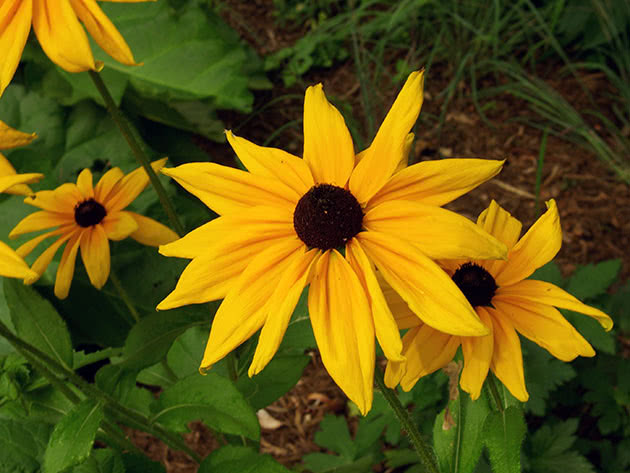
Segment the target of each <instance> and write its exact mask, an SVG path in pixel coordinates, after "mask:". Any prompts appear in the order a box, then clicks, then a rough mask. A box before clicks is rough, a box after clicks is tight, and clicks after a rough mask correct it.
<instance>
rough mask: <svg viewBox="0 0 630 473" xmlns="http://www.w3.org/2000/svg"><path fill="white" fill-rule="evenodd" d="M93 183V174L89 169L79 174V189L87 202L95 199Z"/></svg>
mask: <svg viewBox="0 0 630 473" xmlns="http://www.w3.org/2000/svg"><path fill="white" fill-rule="evenodd" d="M92 182H93V181H92V172H91V171H90V170H89V169H87V168H86V169H84V170H82V171H81V172H80V173H79V177H77V187H78V188H79V192H81V194H82V195H83V198H84V199H86V200H87V199H92V198H94V187H93V185H92Z"/></svg>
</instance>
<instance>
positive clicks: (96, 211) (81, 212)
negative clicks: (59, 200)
mask: <svg viewBox="0 0 630 473" xmlns="http://www.w3.org/2000/svg"><path fill="white" fill-rule="evenodd" d="M106 215H107V212H106V211H105V207H103V206H102V205H101V204H99V203H98V202H97V201H95V200H94V199H88V200H84V201H83V202H81V203H80V204H77V205H76V207H75V208H74V220H75V221H76V222H77V223H78V224H79V225H80V226H82V227H91V226H92V225H96V224H98V223H101V221H102V220H103V219H104V218H105V216H106Z"/></svg>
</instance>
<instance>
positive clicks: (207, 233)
mask: <svg viewBox="0 0 630 473" xmlns="http://www.w3.org/2000/svg"><path fill="white" fill-rule="evenodd" d="M232 230H233V229H232V227H231V225H229V222H228V221H227V220H226V218H225V217H219V218H215V219H214V220H210V221H209V222H208V223H204V224H203V225H202V226H200V227H198V228H195V229H194V230H193V231H191V232H189V233H187V234H186V235H184V236H183V237H181V238H180V239H179V240H175V241H174V242H171V243H167V244H166V245H161V246H160V248H159V252H160V254H161V255H164V256H177V257H178V258H188V259H192V258H196V257H201V256H203V255H205V254H206V253H207V252H208V248H210V247H211V246H214V245H216V244H217V242H218V241H221V240H223V239H224V238H225V237H226V236H230V235H234V233H232Z"/></svg>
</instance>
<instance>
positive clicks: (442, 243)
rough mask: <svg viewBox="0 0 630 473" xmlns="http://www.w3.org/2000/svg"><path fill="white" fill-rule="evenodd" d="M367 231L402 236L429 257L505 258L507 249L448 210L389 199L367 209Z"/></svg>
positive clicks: (365, 219) (364, 220) (365, 221)
mask: <svg viewBox="0 0 630 473" xmlns="http://www.w3.org/2000/svg"><path fill="white" fill-rule="evenodd" d="M363 225H364V226H365V228H367V229H368V230H372V231H376V232H379V233H385V234H388V235H394V236H403V235H404V238H405V240H409V241H410V242H412V243H413V244H414V245H416V246H417V247H418V248H420V250H421V251H422V252H423V253H424V254H425V255H427V256H428V257H429V258H431V259H438V258H444V259H453V258H469V259H494V258H506V257H507V248H506V247H505V245H504V244H503V243H501V242H499V241H498V240H497V239H496V238H494V237H492V236H491V235H489V234H488V233H487V232H485V231H483V230H482V229H481V228H480V227H479V226H478V225H475V224H474V223H473V222H471V221H470V220H468V219H467V218H465V217H462V216H461V215H458V214H456V213H455V212H451V211H450V210H446V209H443V208H441V207H436V206H434V205H424V204H421V203H417V202H411V201H404V200H393V201H387V202H382V203H381V204H379V205H377V206H376V207H370V208H368V209H367V212H366V214H365V217H364V218H363Z"/></svg>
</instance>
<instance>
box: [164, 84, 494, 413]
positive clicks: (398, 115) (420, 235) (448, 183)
mask: <svg viewBox="0 0 630 473" xmlns="http://www.w3.org/2000/svg"><path fill="white" fill-rule="evenodd" d="M422 89H423V73H422V72H414V73H413V74H411V75H410V77H409V78H408V80H407V82H406V84H405V86H404V87H403V89H402V91H401V92H400V94H399V95H398V98H397V99H396V101H395V102H394V104H393V106H392V108H391V110H390V111H389V113H388V115H387V117H386V118H385V121H384V122H383V124H382V125H381V127H380V129H379V131H378V133H377V135H376V137H375V138H374V141H373V142H372V144H371V146H370V147H369V148H368V149H366V150H365V151H363V152H362V153H360V154H358V155H356V156H355V152H354V147H353V143H352V138H351V137H350V133H349V131H348V128H347V127H346V125H345V122H344V119H343V117H342V116H341V114H340V113H339V111H338V110H337V109H336V108H335V107H333V106H332V105H331V104H330V103H329V102H328V100H327V99H326V96H325V95H324V92H323V88H322V85H321V84H319V85H316V86H313V87H309V88H308V89H307V91H306V96H305V100H304V158H303V159H300V158H298V157H296V156H293V155H291V154H289V153H286V152H284V151H282V150H279V149H275V148H265V147H261V146H257V145H255V144H253V143H251V142H249V141H247V140H245V139H243V138H239V137H236V136H234V135H233V134H232V133H231V132H229V131H228V132H226V133H227V138H228V140H229V142H230V144H231V145H232V148H233V149H234V151H235V152H236V154H237V156H238V157H239V159H240V160H241V162H242V163H243V164H244V165H245V167H246V168H247V169H248V170H249V172H245V171H241V170H238V169H233V168H230V167H225V166H221V165H218V164H214V163H190V164H184V165H182V166H179V167H177V168H174V169H164V170H162V172H163V173H165V174H167V175H169V176H171V177H173V178H174V179H175V180H176V181H177V182H178V183H179V184H181V185H182V186H183V187H184V188H185V189H186V190H188V191H189V192H191V193H192V194H194V195H195V196H197V197H198V198H199V199H201V201H202V202H203V203H204V204H206V205H207V206H208V207H210V208H211V209H212V210H214V211H215V212H217V213H218V214H219V215H220V217H219V218H217V219H215V220H212V221H211V222H209V223H207V224H205V225H203V226H201V227H199V228H198V229H196V230H194V231H192V232H191V233H189V234H188V235H186V236H185V237H183V238H182V239H180V240H178V241H176V242H173V243H171V244H168V245H165V246H162V247H160V252H161V253H162V254H163V255H166V256H177V257H181V258H189V259H192V261H191V262H190V264H189V265H188V266H187V267H186V269H185V270H184V271H183V273H182V275H181V277H180V279H179V282H178V284H177V287H176V288H175V290H174V291H173V292H172V293H171V294H170V295H169V296H168V297H167V298H166V299H164V300H163V301H162V302H161V303H160V304H159V305H158V309H170V308H173V307H179V306H182V305H186V304H194V303H201V302H206V301H211V300H216V299H221V298H224V300H223V302H222V304H221V306H220V308H219V310H218V311H217V313H216V315H215V318H214V321H213V323H212V329H211V331H210V337H209V340H208V344H207V346H206V350H205V353H204V356H203V360H202V362H201V368H200V369H201V371H202V372H203V371H205V370H208V369H209V368H210V367H211V365H212V364H214V363H216V362H217V361H219V360H220V359H222V358H223V357H224V356H225V355H226V354H228V353H229V352H230V351H232V350H233V349H234V348H236V347H237V346H238V345H240V344H241V343H243V341H245V340H246V339H248V338H249V337H251V336H252V335H253V334H254V333H255V332H256V331H257V330H258V329H260V328H261V327H262V332H261V334H260V340H259V343H258V346H257V349H256V352H255V354H254V359H253V361H252V364H251V366H250V368H249V375H250V376H252V375H255V374H257V373H258V372H260V371H261V370H262V369H263V368H264V367H265V366H266V365H267V363H268V362H269V361H270V360H271V358H272V357H273V355H274V354H275V352H276V351H277V349H278V346H279V345H280V342H281V340H282V337H283V336H284V332H285V330H286V328H287V325H288V323H289V319H290V318H291V314H292V313H293V310H294V308H295V306H296V303H297V301H298V298H299V297H300V294H301V293H302V291H303V289H304V288H305V287H306V286H307V285H309V284H310V289H309V295H308V307H309V313H310V320H311V324H312V326H313V332H314V334H315V339H316V341H317V345H318V347H319V350H320V352H321V356H322V360H323V363H324V366H325V367H326V369H327V370H328V372H329V373H330V375H331V376H332V378H333V379H334V380H335V382H336V383H337V384H338V385H339V386H340V387H341V389H343V390H344V391H345V393H346V394H347V395H348V397H349V398H350V399H352V400H353V401H354V402H355V403H356V404H357V405H358V407H359V409H360V410H361V412H363V413H366V412H367V411H368V410H369V409H370V406H371V404H372V394H373V393H372V384H373V372H374V362H375V345H374V337H375V336H376V338H377V339H378V342H379V344H380V346H381V347H382V349H383V351H384V353H385V355H386V356H387V358H388V359H390V360H402V357H401V349H402V342H401V339H400V333H399V331H398V328H397V327H396V323H395V320H394V318H393V316H392V314H391V312H390V310H389V308H388V306H387V303H386V302H385V299H384V297H383V294H382V292H381V289H380V287H379V284H378V283H377V281H376V276H375V270H374V267H373V265H374V264H375V265H376V266H377V267H378V268H379V270H380V271H381V273H382V274H383V275H384V276H385V278H386V279H387V281H388V282H389V283H390V284H391V286H393V287H394V288H395V289H396V291H398V293H399V294H400V295H401V296H402V297H403V298H404V299H405V300H406V301H407V302H408V303H409V305H410V307H412V308H413V310H414V311H415V312H416V313H417V314H418V317H421V318H422V319H423V320H424V321H425V322H426V323H429V324H432V325H434V326H435V327H436V328H439V329H441V330H445V331H447V332H450V333H454V334H459V335H483V334H485V333H487V329H486V328H485V327H484V326H483V324H482V323H481V322H480V320H479V318H478V317H477V315H476V314H475V312H474V311H473V310H472V308H471V307H470V305H469V304H468V302H467V301H466V298H465V297H463V295H462V294H461V293H460V292H459V290H458V289H457V287H456V286H455V284H454V283H453V282H452V281H451V279H450V278H449V277H448V275H447V274H446V273H445V272H444V271H443V270H442V269H440V268H439V267H438V266H437V264H436V263H434V262H433V261H432V260H431V258H461V257H465V256H464V255H477V256H475V257H481V258H500V257H505V254H506V248H505V246H504V245H503V244H502V243H499V242H498V241H497V240H496V239H494V238H492V237H490V236H489V235H488V234H487V233H485V232H483V231H482V230H481V229H479V228H478V227H477V226H476V225H474V223H472V222H470V221H468V220H467V219H465V218H463V217H460V216H459V215H457V214H455V213H452V212H449V211H447V210H444V209H442V208H440V206H441V205H443V204H445V203H447V202H449V201H451V200H453V199H455V198H456V197H458V196H460V195H462V194H464V193H465V192H467V191H469V190H470V189H472V188H474V187H475V186H477V185H479V184H480V183H482V182H484V181H486V180H487V179H489V178H491V177H492V176H494V175H495V174H497V173H498V172H499V170H500V169H501V166H502V162H500V161H489V160H482V159H451V160H442V161H431V162H425V163H420V164H416V165H413V166H410V167H407V168H404V166H406V162H407V155H408V153H409V149H410V146H411V142H412V140H413V135H412V134H410V133H409V131H410V130H411V127H412V126H413V124H414V123H415V121H416V119H417V117H418V114H419V113H420V107H421V105H422ZM402 168H404V169H402ZM411 241H414V243H413V244H412V243H411ZM344 252H345V256H344Z"/></svg>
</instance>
